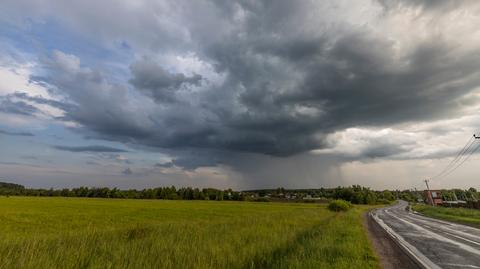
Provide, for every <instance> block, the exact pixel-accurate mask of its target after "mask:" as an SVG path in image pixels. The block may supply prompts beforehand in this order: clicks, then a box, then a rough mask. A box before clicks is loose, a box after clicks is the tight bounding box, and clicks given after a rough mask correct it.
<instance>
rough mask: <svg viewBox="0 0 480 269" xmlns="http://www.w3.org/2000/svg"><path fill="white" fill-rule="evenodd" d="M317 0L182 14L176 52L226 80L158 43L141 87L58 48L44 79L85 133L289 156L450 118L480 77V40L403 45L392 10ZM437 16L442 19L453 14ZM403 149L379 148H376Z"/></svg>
mask: <svg viewBox="0 0 480 269" xmlns="http://www.w3.org/2000/svg"><path fill="white" fill-rule="evenodd" d="M417 2H418V3H417ZM382 3H383V4H384V5H385V6H387V4H388V8H389V12H390V13H389V14H386V15H384V16H386V18H388V16H393V15H400V16H402V12H408V10H407V11H405V10H403V9H402V8H400V7H399V6H398V5H394V1H382ZM408 4H409V5H410V4H411V5H417V4H420V5H423V6H425V12H428V10H427V9H428V7H429V6H432V9H433V6H435V5H437V4H435V3H434V2H430V1H422V2H420V1H410V2H408ZM316 5H317V4H316V3H315V2H301V3H298V2H295V3H294V2H291V1H275V2H268V1H267V2H266V1H263V2H262V1H261V2H257V3H255V4H252V3H248V2H243V1H239V2H238V3H231V4H220V3H218V4H215V3H213V4H211V5H209V6H208V7H205V8H204V9H198V14H196V11H197V10H193V9H192V10H188V8H187V9H186V10H185V11H182V12H185V13H181V14H178V15H179V17H181V19H180V20H179V21H172V22H171V24H175V23H179V24H181V26H182V27H184V28H186V31H187V32H188V36H189V39H186V40H183V41H182V42H186V43H182V44H181V46H179V48H181V49H184V51H176V50H173V51H175V52H177V53H178V54H179V55H185V54H188V53H189V52H190V51H193V52H194V54H195V55H196V57H198V59H199V60H200V61H201V62H202V63H204V64H205V65H207V66H212V67H213V70H214V72H215V74H216V75H218V76H220V77H222V79H221V80H217V81H216V82H215V81H214V80H209V77H208V76H209V74H208V72H206V71H205V74H204V73H201V72H200V73H199V74H198V75H197V74H195V75H191V76H189V75H185V74H184V73H174V72H170V71H168V70H166V69H165V68H163V67H162V66H165V65H163V64H162V63H158V62H156V60H154V59H156V58H155V57H154V56H155V54H154V53H153V52H152V51H149V50H144V52H145V53H146V54H148V53H151V54H152V55H149V56H151V57H147V58H143V59H142V60H139V61H137V62H135V63H133V64H132V65H131V68H130V71H131V73H132V77H133V78H132V79H131V80H130V84H131V86H133V87H134V88H135V89H133V90H134V91H133V92H132V89H131V86H130V85H123V84H114V83H112V82H109V81H108V78H107V77H106V76H105V74H103V73H101V72H100V71H97V70H93V69H90V68H88V67H84V66H82V65H81V64H80V59H78V58H77V57H75V56H73V55H69V54H66V53H62V52H59V51H56V52H54V53H53V55H52V56H51V57H50V59H49V60H48V61H46V62H45V63H44V64H45V66H46V70H48V72H47V73H48V74H49V75H45V76H43V77H39V78H35V79H36V80H37V81H38V82H39V83H45V84H48V85H50V86H52V88H55V89H56V93H57V94H58V95H60V96H62V97H63V98H64V99H65V100H66V101H68V103H69V104H72V105H65V107H63V110H64V111H65V116H64V119H65V120H68V121H73V122H76V123H78V124H79V126H80V127H79V128H78V130H79V131H82V132H84V133H88V134H91V135H93V136H96V137H99V138H103V139H108V140H114V141H122V142H129V143H132V144H141V145H146V146H151V147H156V148H161V149H183V148H197V149H218V150H227V151H241V152H252V153H262V154H268V155H276V156H289V155H293V154H297V153H301V152H305V151H308V150H312V149H318V148H322V147H325V146H326V143H325V136H326V135H327V134H331V133H333V132H335V131H338V130H343V129H345V128H349V127H355V126H369V127H371V126H388V125H392V124H398V123H403V122H410V121H421V120H432V119H443V118H449V117H453V116H457V115H459V114H461V113H462V111H463V109H464V108H466V107H467V104H465V103H462V102H459V100H461V99H462V98H463V97H464V96H465V95H467V94H469V93H471V92H472V91H473V90H474V89H475V88H476V87H477V86H478V85H479V83H480V76H479V74H478V73H479V72H478V67H479V66H480V53H479V52H480V51H479V48H474V49H473V50H472V49H470V51H469V50H467V49H465V48H464V47H463V46H466V45H468V44H460V45H459V44H452V43H451V42H452V41H451V40H450V39H448V38H442V35H431V36H426V37H424V38H423V39H421V40H416V41H415V42H413V41H412V42H410V41H409V42H410V43H408V49H404V48H402V47H401V46H400V48H399V45H398V44H401V43H402V42H401V40H400V39H402V38H404V36H403V35H407V34H409V31H410V30H411V31H414V30H415V29H405V32H401V33H393V32H392V33H389V34H390V35H388V34H387V33H384V32H382V31H375V30H376V29H375V27H380V26H381V24H382V22H383V21H382V19H385V17H383V18H382V16H379V18H374V19H376V21H373V22H372V23H370V24H368V23H364V24H361V25H352V23H351V22H348V21H347V20H345V21H343V19H341V16H336V15H335V14H334V13H333V11H332V10H327V11H326V12H325V14H322V12H320V11H321V8H319V7H317V6H316ZM445 5H447V4H445ZM187 6H188V5H187ZM208 8H211V9H212V10H214V11H211V10H208ZM322 8H324V7H322ZM444 8H445V7H444ZM449 8H450V9H452V8H463V6H461V5H460V6H450V5H449ZM319 10H320V11H319ZM189 12H190V13H189ZM319 12H320V13H319ZM329 12H330V13H329ZM186 14H189V15H191V16H186ZM205 14H210V15H209V16H205ZM215 14H217V15H215ZM218 14H221V15H218ZM195 15H197V16H195ZM323 15H325V16H323ZM429 15H430V16H433V18H434V19H433V21H434V22H435V19H438V20H439V19H441V18H442V16H443V14H441V13H436V14H429ZM323 17H325V20H326V21H322V19H323ZM330 17H332V18H330ZM328 19H330V20H331V21H328ZM206 25H216V26H218V31H216V32H215V33H212V31H211V28H209V27H207V26H206ZM370 25H373V28H370ZM300 29H301V30H300ZM216 34H218V36H217V35H216ZM396 35H397V36H396ZM188 40H190V41H188ZM165 42H166V43H168V40H166V41H165ZM170 45H171V47H172V48H173V47H175V44H174V43H172V44H170ZM165 46H168V44H162V47H165ZM186 48H188V49H186ZM154 51H155V52H158V51H157V50H154ZM170 52H171V50H169V53H170ZM147 59H148V60H147ZM210 75H211V74H210ZM207 81H208V83H207ZM212 81H213V82H212ZM190 87H194V88H196V90H195V91H189V88H190ZM197 88H198V89H197ZM138 92H140V93H142V94H141V95H140V96H139V95H138V94H137V93H138ZM24 98H27V100H30V101H32V102H38V103H40V102H42V101H41V100H40V99H39V100H33V99H31V98H30V97H28V96H24ZM475 104H476V103H475ZM53 105H54V106H56V107H61V106H62V105H61V104H53ZM469 105H472V104H469ZM395 151H396V149H395V148H393V149H392V148H390V147H388V146H384V147H377V148H374V147H373V148H372V149H370V150H365V156H367V157H372V156H373V157H376V156H378V157H382V156H387V155H390V154H392V152H395ZM212 163H218V162H217V161H216V160H215V159H213V161H212V160H211V159H202V158H190V159H187V158H179V159H177V160H175V163H174V164H175V165H178V166H182V167H185V168H187V169H188V168H194V167H196V166H198V165H199V164H200V165H203V166H208V165H210V164H212Z"/></svg>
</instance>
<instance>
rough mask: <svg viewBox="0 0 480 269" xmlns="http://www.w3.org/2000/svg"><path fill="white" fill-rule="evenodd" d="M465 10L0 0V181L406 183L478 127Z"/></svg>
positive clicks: (477, 52)
mask: <svg viewBox="0 0 480 269" xmlns="http://www.w3.org/2000/svg"><path fill="white" fill-rule="evenodd" d="M478 25H480V3H479V2H478V1H473V0H472V1H454V0H452V1H439V0H438V1H430V0H423V1H422V0H405V1H394V0H362V1H340V0H332V1H287V0H285V1H267V0H265V1H233V0H232V1H215V0H210V1H207V0H201V1H183V0H175V1H149V0H142V1H117V0H115V1H114V0H104V1H93V0H84V1H60V0H3V1H2V3H1V4H0V181H2V180H3V181H10V182H16V183H20V184H25V185H27V186H31V187H57V188H60V187H75V186H111V187H120V188H131V187H134V188H145V187H154V186H165V185H176V186H195V187H206V186H211V187H218V188H228V187H231V188H234V189H252V188H266V187H279V186H283V187H287V188H307V187H332V186H338V185H350V184H361V185H365V186H369V187H372V188H374V189H384V188H393V189H407V188H409V189H411V188H423V185H422V179H424V178H426V177H431V176H432V175H435V174H436V173H437V172H439V171H441V170H442V169H443V168H444V167H445V166H446V165H447V164H448V163H449V162H450V161H451V160H452V159H453V158H454V157H455V156H456V154H457V152H458V151H459V150H460V149H461V148H462V146H463V145H464V144H465V143H466V142H467V140H468V139H469V138H471V136H472V134H473V133H476V132H478V131H479V130H480V128H479V126H480V115H479V111H480V91H479V86H480V74H479V73H480V28H479V27H478ZM479 161H480V159H479V158H478V157H477V155H473V156H472V158H471V159H469V161H468V162H466V163H465V164H464V165H463V166H462V167H461V169H458V170H457V171H455V173H452V174H451V175H449V176H447V177H445V178H442V179H438V180H433V182H432V183H431V184H432V186H434V187H470V186H473V187H480V185H479V183H478V173H477V172H476V169H475V165H476V163H478V162H479Z"/></svg>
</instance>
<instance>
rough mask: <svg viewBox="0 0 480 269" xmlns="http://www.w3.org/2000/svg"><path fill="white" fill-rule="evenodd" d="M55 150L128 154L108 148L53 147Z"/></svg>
mask: <svg viewBox="0 0 480 269" xmlns="http://www.w3.org/2000/svg"><path fill="white" fill-rule="evenodd" d="M53 148H55V149H58V150H64V151H70V152H127V151H126V150H123V149H117V148H112V147H106V146H80V147H71V146H60V145H57V146H53Z"/></svg>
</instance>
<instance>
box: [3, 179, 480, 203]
mask: <svg viewBox="0 0 480 269" xmlns="http://www.w3.org/2000/svg"><path fill="white" fill-rule="evenodd" d="M0 195H3V196H62V197H91V198H119V199H167V200H215V201H224V200H227V201H228V200H230V201H245V200H247V201H260V202H268V201H291V202H325V201H328V200H336V199H341V200H345V201H348V202H351V203H352V204H387V203H390V202H392V201H394V200H396V199H402V200H406V201H410V202H414V201H417V200H419V199H420V200H421V199H423V192H422V191H411V190H403V191H400V190H395V191H390V190H383V191H377V190H372V189H370V188H367V187H363V186H360V185H353V186H349V187H337V188H319V189H285V188H276V189H261V190H248V191H234V190H232V189H226V190H220V189H215V188H203V189H200V188H192V187H182V188H176V187H175V186H171V187H158V188H147V189H143V190H137V189H129V190H122V189H118V188H107V187H104V188H95V187H93V188H92V187H79V188H72V189H68V188H64V189H53V188H50V189H36V188H25V187H24V186H22V185H19V184H14V183H5V182H0ZM442 196H444V197H443V198H444V200H456V199H461V200H466V201H468V200H474V201H476V200H478V199H479V198H480V194H479V193H478V192H477V190H476V189H474V188H470V189H468V190H461V189H452V190H443V191H442Z"/></svg>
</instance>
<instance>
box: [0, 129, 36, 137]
mask: <svg viewBox="0 0 480 269" xmlns="http://www.w3.org/2000/svg"><path fill="white" fill-rule="evenodd" d="M0 134H4V135H15V136H34V135H33V134H32V133H29V132H12V131H7V130H1V129H0Z"/></svg>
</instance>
